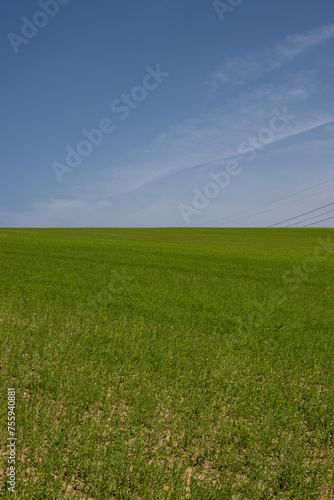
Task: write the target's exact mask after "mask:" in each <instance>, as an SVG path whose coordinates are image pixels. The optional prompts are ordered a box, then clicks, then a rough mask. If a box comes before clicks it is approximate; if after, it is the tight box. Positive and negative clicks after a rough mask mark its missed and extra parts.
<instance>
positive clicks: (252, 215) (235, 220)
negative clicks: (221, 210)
mask: <svg viewBox="0 0 334 500" xmlns="http://www.w3.org/2000/svg"><path fill="white" fill-rule="evenodd" d="M331 189H334V186H333V187H331V188H328V189H324V190H323V191H318V192H317V193H315V194H310V195H309V196H304V197H303V198H299V199H298V200H294V201H290V202H289V203H283V205H279V206H278V207H272V208H268V209H267V210H261V211H260V212H256V213H255V214H250V215H244V216H243V217H239V218H238V219H234V220H232V221H230V222H227V224H233V223H234V222H237V221H239V220H243V219H248V218H249V217H254V215H261V214H265V213H267V212H271V211H272V210H278V209H280V208H283V207H287V206H289V205H294V204H295V203H298V202H299V201H303V200H307V199H308V198H312V197H313V196H315V195H316V194H321V193H325V192H326V191H330V190H331Z"/></svg>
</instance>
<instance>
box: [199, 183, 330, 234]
mask: <svg viewBox="0 0 334 500" xmlns="http://www.w3.org/2000/svg"><path fill="white" fill-rule="evenodd" d="M333 181H334V179H330V180H328V181H326V182H322V183H321V184H317V185H315V186H313V187H310V188H307V189H303V190H302V191H298V192H297V193H294V194H291V195H289V196H285V197H284V198H279V199H278V200H275V201H271V202H269V203H265V204H263V205H259V206H257V207H254V208H250V209H248V210H243V211H242V212H237V213H235V214H232V215H227V216H226V217H221V218H220V219H215V220H211V221H208V222H204V223H203V224H198V225H197V226H195V227H201V226H205V225H206V224H213V223H215V222H219V221H222V220H226V219H231V218H233V217H236V216H237V215H243V214H245V213H248V212H252V211H254V210H257V209H259V208H263V207H267V206H269V205H273V204H274V203H278V202H279V201H284V200H287V199H289V198H293V197H294V196H297V195H298V194H302V193H306V192H307V191H312V189H315V188H318V187H320V186H323V185H325V184H328V183H329V182H333ZM330 189H333V187H331V188H329V189H325V190H324V191H320V193H323V192H325V191H329V190H330ZM320 193H315V194H314V195H311V196H315V195H316V194H320ZM302 199H306V198H302ZM297 201H299V200H297ZM283 206H284V205H283ZM278 208H280V207H278ZM254 215H257V214H254Z"/></svg>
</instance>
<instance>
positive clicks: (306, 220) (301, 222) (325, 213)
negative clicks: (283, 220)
mask: <svg viewBox="0 0 334 500" xmlns="http://www.w3.org/2000/svg"><path fill="white" fill-rule="evenodd" d="M333 211H334V210H328V212H324V213H322V214H318V215H315V216H314V217H307V218H306V219H304V220H300V221H299V222H294V223H293V224H290V225H289V226H286V227H292V226H295V225H296V224H303V223H304V222H308V221H309V220H312V219H316V218H317V217H322V216H323V215H327V214H331V213H332V212H333ZM315 224H316V223H315Z"/></svg>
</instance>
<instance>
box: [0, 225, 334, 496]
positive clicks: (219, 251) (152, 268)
mask: <svg viewBox="0 0 334 500" xmlns="http://www.w3.org/2000/svg"><path fill="white" fill-rule="evenodd" d="M0 236H1V238H0V252H1V272H0V284H1V303H0V335H1V367H0V368H1V369H0V376H1V393H2V398H1V416H2V419H1V421H2V425H1V433H0V443H1V453H2V463H1V471H0V472H1V477H2V481H1V490H0V493H1V495H2V496H4V497H6V496H8V497H9V495H12V493H10V492H8V491H7V484H6V480H7V479H6V477H5V475H6V474H7V472H8V464H7V458H8V448H7V447H6V446H7V444H6V443H7V438H8V429H7V413H8V407H7V389H8V388H15V389H16V409H15V412H16V436H17V438H18V439H17V441H16V463H15V467H16V495H17V497H18V498H23V497H26V498H31V499H42V498H45V499H52V498H81V499H84V498H85V499H86V498H87V499H88V498H89V499H108V498H116V499H119V500H120V499H131V500H132V499H138V500H139V499H141V500H144V499H152V500H158V499H177V500H180V499H186V498H191V499H203V500H210V499H262V498H263V499H265V498H290V499H292V498H298V499H318V498H319V499H330V498H334V496H333V495H334V477H333V463H334V452H333V433H334V390H333V382H334V308H333V292H334V230H332V229H104V228H100V229H54V230H42V229H40V230H38V229H34V230H28V229H26V230H24V229H1V232H0Z"/></svg>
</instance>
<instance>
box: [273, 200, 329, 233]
mask: <svg viewBox="0 0 334 500" xmlns="http://www.w3.org/2000/svg"><path fill="white" fill-rule="evenodd" d="M330 205H334V202H333V203H328V204H327V205H323V206H322V207H319V208H315V209H314V210H309V211H308V212H304V213H303V214H300V215H296V216H295V217H290V219H285V220H282V221H281V222H276V224H272V225H271V226H268V227H275V226H279V225H280V224H284V223H285V222H289V221H290V220H293V219H298V218H299V217H303V215H307V214H311V213H312V212H316V211H317V210H321V209H322V208H326V207H329V206H330ZM297 224H298V223H297ZM292 225H293V224H292Z"/></svg>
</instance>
